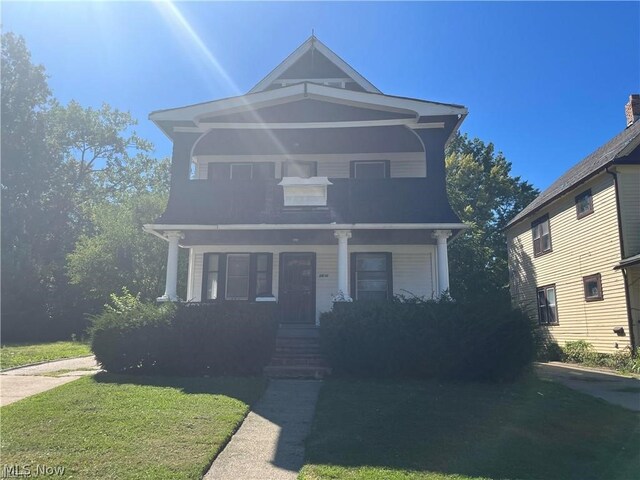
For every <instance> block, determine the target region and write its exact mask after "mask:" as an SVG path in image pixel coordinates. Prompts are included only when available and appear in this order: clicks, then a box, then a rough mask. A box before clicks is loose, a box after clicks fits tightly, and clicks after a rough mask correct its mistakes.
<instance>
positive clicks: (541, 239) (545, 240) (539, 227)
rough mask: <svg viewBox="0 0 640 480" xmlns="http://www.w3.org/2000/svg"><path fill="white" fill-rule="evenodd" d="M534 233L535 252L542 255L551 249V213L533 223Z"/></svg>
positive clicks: (536, 254)
mask: <svg viewBox="0 0 640 480" xmlns="http://www.w3.org/2000/svg"><path fill="white" fill-rule="evenodd" d="M531 231H532V233H533V254H534V256H536V257H537V256H538V255H542V254H544V253H548V252H550V251H551V232H550V230H549V215H545V216H544V217H540V218H539V219H537V220H536V221H535V222H533V223H532V224H531Z"/></svg>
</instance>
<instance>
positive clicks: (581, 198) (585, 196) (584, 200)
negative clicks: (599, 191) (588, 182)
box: [576, 189, 593, 219]
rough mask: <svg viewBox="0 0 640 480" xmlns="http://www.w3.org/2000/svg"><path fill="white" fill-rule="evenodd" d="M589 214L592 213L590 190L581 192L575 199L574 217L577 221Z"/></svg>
mask: <svg viewBox="0 0 640 480" xmlns="http://www.w3.org/2000/svg"><path fill="white" fill-rule="evenodd" d="M590 213H593V196H592V195H591V189H589V190H587V191H586V192H582V193H581V194H580V195H578V196H577V197H576V216H577V217H578V219H581V218H582V217H586V216H587V215H589V214H590Z"/></svg>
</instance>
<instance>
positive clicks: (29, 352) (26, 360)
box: [0, 342, 91, 370]
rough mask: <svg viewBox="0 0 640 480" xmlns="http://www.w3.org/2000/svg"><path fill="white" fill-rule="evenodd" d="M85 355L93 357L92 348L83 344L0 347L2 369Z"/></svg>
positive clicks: (59, 343)
mask: <svg viewBox="0 0 640 480" xmlns="http://www.w3.org/2000/svg"><path fill="white" fill-rule="evenodd" d="M85 355H91V348H90V347H89V345H88V344H86V343H81V342H52V343H33V344H17V343H16V344H7V345H2V347H0V369H2V370H5V369H7V368H13V367H19V366H21V365H29V364H32V363H40V362H48V361H51V360H60V359H63V358H74V357H82V356H85Z"/></svg>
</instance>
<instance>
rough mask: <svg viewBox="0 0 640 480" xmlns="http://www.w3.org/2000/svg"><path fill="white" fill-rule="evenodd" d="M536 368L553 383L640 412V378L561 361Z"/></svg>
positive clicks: (539, 373) (539, 364) (537, 364)
mask: <svg viewBox="0 0 640 480" xmlns="http://www.w3.org/2000/svg"><path fill="white" fill-rule="evenodd" d="M535 368H536V373H537V374H538V376H539V377H540V378H543V379H546V380H553V381H554V382H558V383H561V384H563V385H565V386H567V387H569V388H572V389H574V390H578V391H579V392H582V393H586V394H587V395H591V396H593V397H597V398H601V399H603V400H606V401H607V402H609V403H613V404H614V405H619V406H621V407H624V408H627V409H629V410H633V411H634V412H640V378H634V377H625V376H623V375H617V374H615V373H609V372H603V371H600V370H595V369H590V368H583V367H577V366H574V365H567V364H565V363H560V362H549V363H536V365H535Z"/></svg>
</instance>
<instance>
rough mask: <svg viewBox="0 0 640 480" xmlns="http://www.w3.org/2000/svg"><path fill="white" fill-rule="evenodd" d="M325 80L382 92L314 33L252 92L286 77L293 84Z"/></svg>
mask: <svg viewBox="0 0 640 480" xmlns="http://www.w3.org/2000/svg"><path fill="white" fill-rule="evenodd" d="M325 79H326V80H329V79H331V80H340V81H344V82H345V83H348V84H349V86H348V87H349V88H350V89H353V90H361V91H365V92H370V93H381V92H380V90H378V89H377V88H376V87H374V86H373V84H371V82H369V81H368V80H367V79H366V78H364V77H363V76H362V75H360V74H359V73H358V72H356V71H355V70H354V69H353V67H351V66H350V65H349V64H348V63H347V62H345V61H344V60H342V59H341V58H340V57H338V56H337V55H336V54H335V53H333V52H332V51H331V50H330V49H329V48H328V47H327V46H326V45H324V44H323V43H322V42H321V41H320V40H318V39H317V38H316V37H315V36H313V35H312V36H311V37H309V38H308V39H307V40H306V41H305V42H304V43H303V44H302V45H300V46H299V47H298V48H297V49H296V50H295V51H294V52H293V53H292V54H291V55H289V56H288V57H287V58H286V59H285V60H284V61H283V62H282V63H280V65H278V66H277V67H276V68H275V69H273V70H272V71H271V73H269V74H268V75H267V76H266V77H264V78H263V79H262V80H260V82H258V84H257V85H256V86H255V87H253V88H252V89H251V90H250V91H249V93H255V92H261V91H264V90H269V89H271V88H274V87H276V86H279V85H281V84H282V81H284V80H291V81H292V82H291V83H294V82H295V81H298V82H300V81H314V80H316V81H317V80H325Z"/></svg>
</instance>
